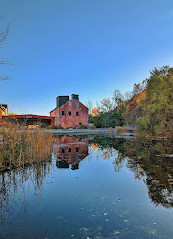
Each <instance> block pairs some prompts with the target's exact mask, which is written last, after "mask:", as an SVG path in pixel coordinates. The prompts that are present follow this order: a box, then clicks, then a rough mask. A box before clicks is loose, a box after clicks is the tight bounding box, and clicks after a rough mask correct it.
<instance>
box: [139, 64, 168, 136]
mask: <svg viewBox="0 0 173 239" xmlns="http://www.w3.org/2000/svg"><path fill="white" fill-rule="evenodd" d="M150 73H151V75H150V77H149V78H148V79H147V85H146V92H147V93H146V100H145V101H144V102H143V105H142V117H140V118H138V119H137V124H138V127H139V130H140V131H141V132H144V133H145V134H151V135H160V134H164V135H172V134H173V68H170V67H168V66H164V67H162V68H160V69H158V68H154V69H153V70H152V71H151V72H150Z"/></svg>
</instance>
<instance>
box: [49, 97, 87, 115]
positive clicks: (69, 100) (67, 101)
mask: <svg viewBox="0 0 173 239" xmlns="http://www.w3.org/2000/svg"><path fill="white" fill-rule="evenodd" d="M69 101H77V102H79V103H81V102H80V101H79V100H68V101H67V102H66V103H68V102H69ZM66 103H65V104H66ZM65 104H63V105H65ZM81 104H82V103H81ZM63 105H61V106H60V107H56V108H55V109H53V110H51V111H50V113H51V112H53V111H55V110H57V109H60V108H61V107H62V106H63ZM82 105H83V106H84V107H86V108H87V109H88V107H87V106H85V105H84V104H82Z"/></svg>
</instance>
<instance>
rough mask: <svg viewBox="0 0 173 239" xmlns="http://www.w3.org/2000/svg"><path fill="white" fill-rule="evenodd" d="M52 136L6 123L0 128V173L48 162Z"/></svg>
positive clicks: (38, 129)
mask: <svg viewBox="0 0 173 239" xmlns="http://www.w3.org/2000/svg"><path fill="white" fill-rule="evenodd" d="M52 144H53V134H52V133H48V132H46V131H45V130H44V129H40V128H36V129H35V130H28V129H26V128H25V126H22V125H18V124H17V123H16V124H11V123H6V124H3V125H1V126H0V171H4V170H7V169H11V168H16V167H24V166H26V165H30V164H33V163H40V162H42V161H46V160H50V158H51V154H52Z"/></svg>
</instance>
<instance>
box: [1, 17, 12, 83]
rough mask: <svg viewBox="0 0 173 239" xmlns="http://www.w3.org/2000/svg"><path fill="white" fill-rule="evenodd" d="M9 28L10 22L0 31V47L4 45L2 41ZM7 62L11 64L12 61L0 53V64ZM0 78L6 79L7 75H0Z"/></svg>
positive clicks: (6, 35)
mask: <svg viewBox="0 0 173 239" xmlns="http://www.w3.org/2000/svg"><path fill="white" fill-rule="evenodd" d="M2 19H3V17H1V18H0V21H1V20H2ZM9 29H10V24H9V23H8V24H7V26H6V27H5V30H1V31H0V49H2V48H3V46H4V42H5V40H6V38H7V37H8V34H9ZM9 64H13V63H12V62H10V61H9V59H8V58H5V57H3V56H1V55H0V65H9ZM0 80H1V81H2V80H8V77H7V76H0Z"/></svg>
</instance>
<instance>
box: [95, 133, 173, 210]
mask: <svg viewBox="0 0 173 239" xmlns="http://www.w3.org/2000/svg"><path fill="white" fill-rule="evenodd" d="M93 142H94V145H97V146H98V147H99V148H100V149H101V150H104V151H105V152H106V150H107V154H109V156H113V154H112V152H113V151H112V149H115V150H117V152H118V154H117V157H116V159H115V161H114V163H113V164H114V168H115V171H116V172H119V171H120V170H121V168H122V167H123V165H124V163H125V162H126V164H127V167H128V168H129V169H130V170H131V171H132V172H133V173H134V176H135V178H137V179H143V181H144V183H145V184H146V185H147V187H148V194H149V197H150V199H151V200H152V202H153V203H154V204H155V205H156V206H157V205H162V206H164V207H166V208H171V207H173V161H172V159H173V152H172V147H171V145H172V142H170V141H166V140H164V141H156V140H155V141H154V140H152V141H151V140H150V141H146V140H127V139H114V138H110V137H95V138H94V140H93Z"/></svg>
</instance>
